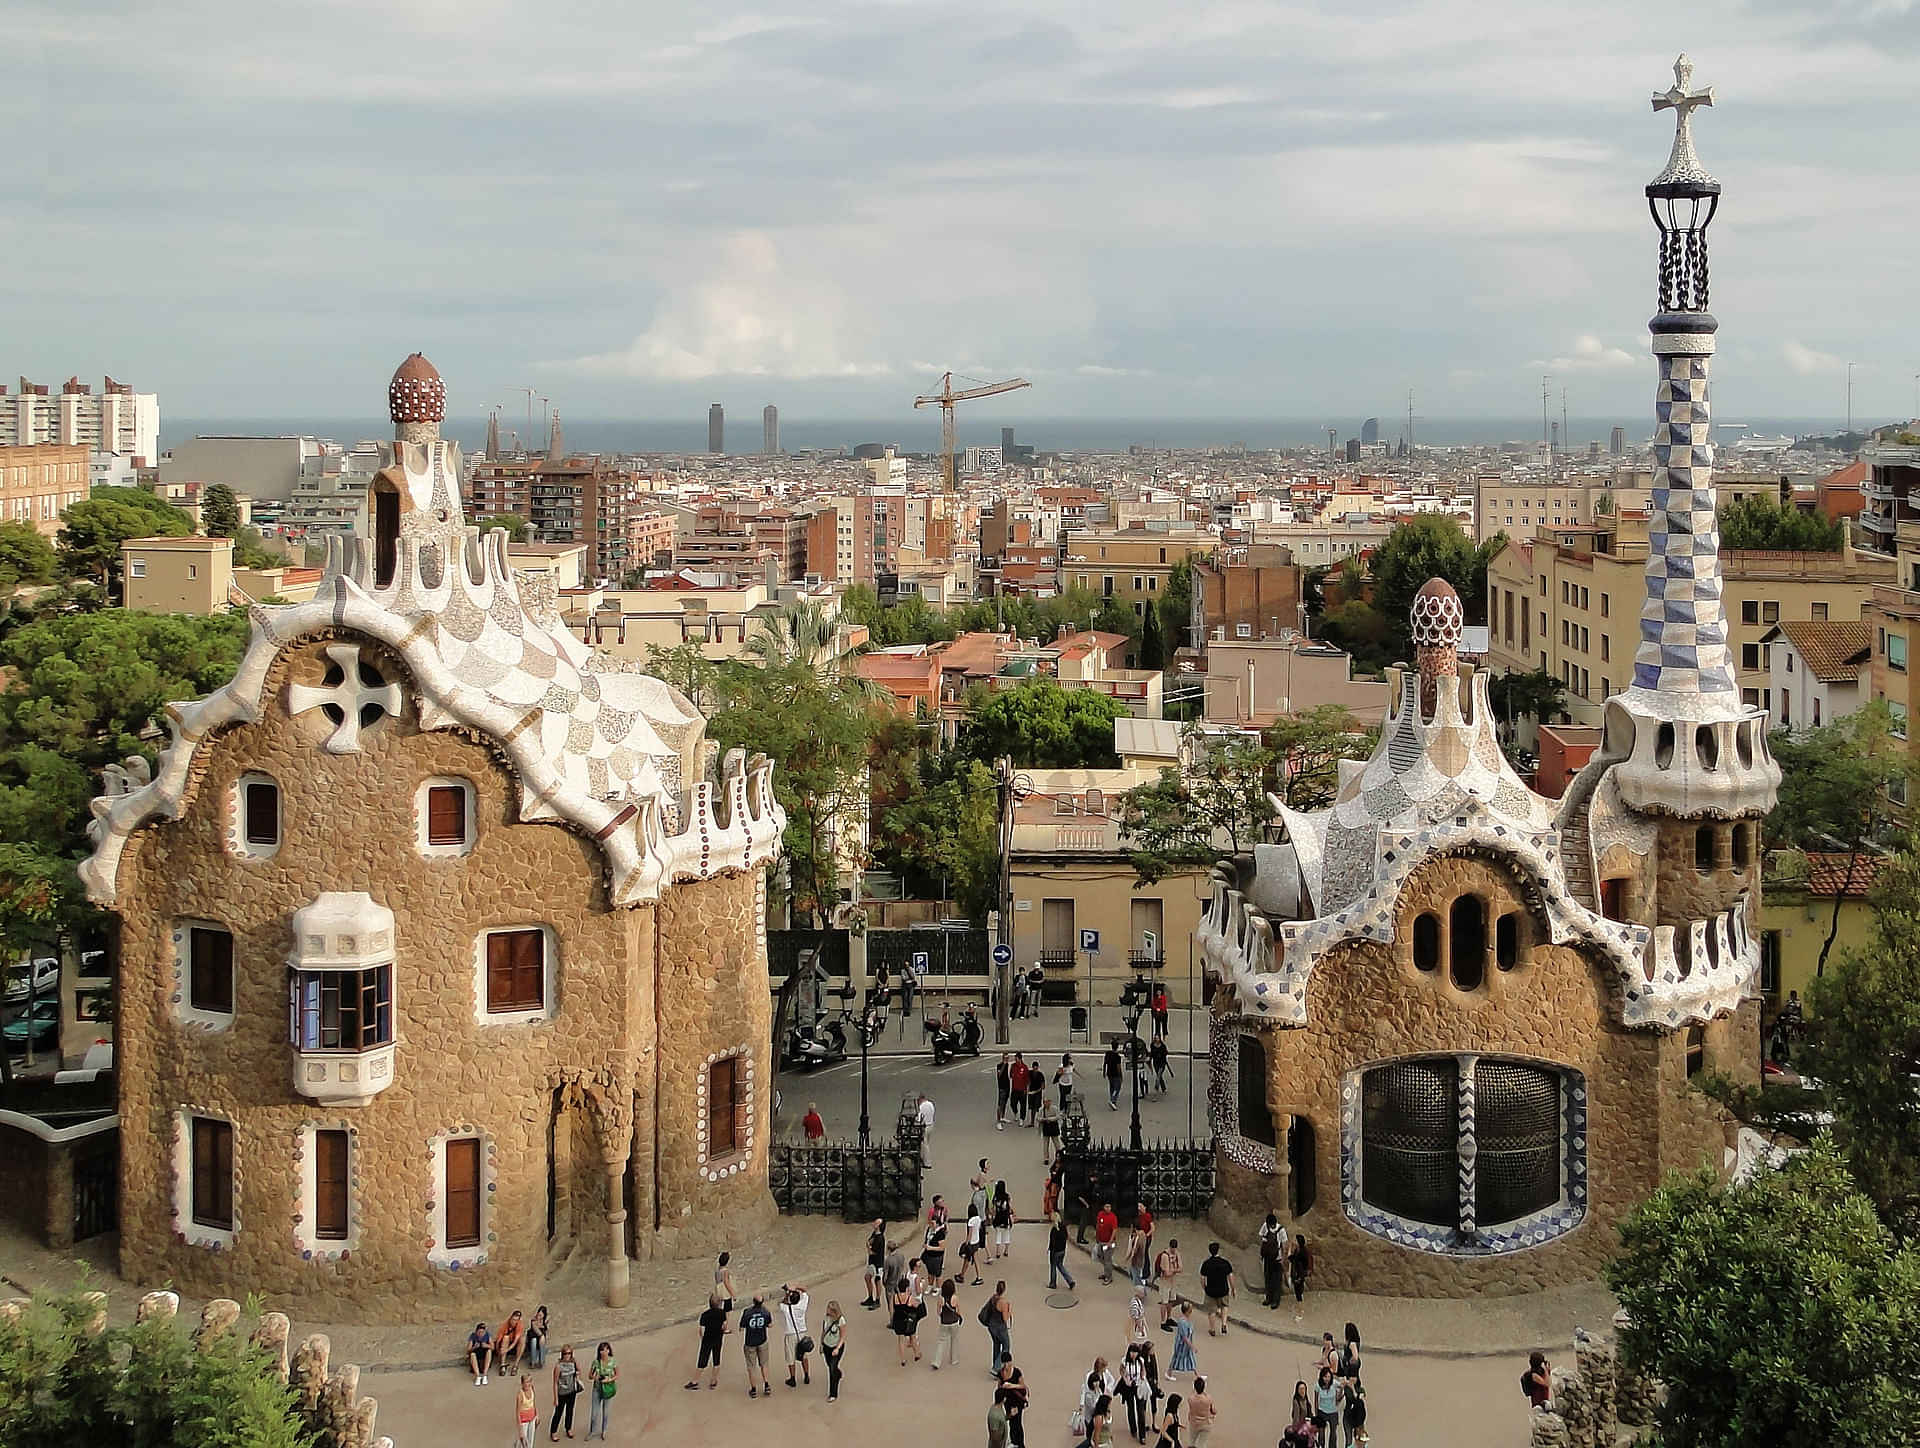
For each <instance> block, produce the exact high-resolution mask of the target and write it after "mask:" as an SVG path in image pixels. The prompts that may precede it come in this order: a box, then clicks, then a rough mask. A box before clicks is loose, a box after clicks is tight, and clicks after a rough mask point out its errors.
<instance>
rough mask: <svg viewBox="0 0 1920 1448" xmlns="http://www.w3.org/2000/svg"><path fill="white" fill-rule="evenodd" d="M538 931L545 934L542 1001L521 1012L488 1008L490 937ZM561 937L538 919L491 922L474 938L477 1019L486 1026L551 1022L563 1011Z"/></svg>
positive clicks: (474, 986)
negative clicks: (494, 923)
mask: <svg viewBox="0 0 1920 1448" xmlns="http://www.w3.org/2000/svg"><path fill="white" fill-rule="evenodd" d="M522 930H538V931H539V932H540V933H541V935H542V936H544V937H545V939H544V941H543V942H542V945H541V950H540V1004H539V1006H537V1007H534V1008H531V1009H528V1010H520V1011H490V1010H488V1009H487V938H488V937H489V936H492V935H510V934H517V933H518V932H520V931H522ZM559 978H560V936H559V934H558V932H556V931H555V930H554V928H553V927H552V926H551V925H543V924H541V923H540V922H539V921H537V920H528V921H523V922H520V923H517V924H514V923H506V922H503V923H501V924H499V925H489V926H488V927H487V928H486V929H485V930H482V931H481V932H480V933H479V934H478V935H476V936H474V938H473V1018H474V1020H475V1021H476V1022H478V1023H479V1024H480V1025H483V1026H526V1025H535V1024H538V1023H540V1022H542V1021H550V1020H552V1019H553V1018H554V1017H555V1016H556V1015H558V1014H559V1004H560V1003H559V990H558V986H559Z"/></svg>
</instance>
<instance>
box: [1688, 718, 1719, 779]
mask: <svg viewBox="0 0 1920 1448" xmlns="http://www.w3.org/2000/svg"><path fill="white" fill-rule="evenodd" d="M1693 752H1694V753H1695V754H1697V755H1699V756H1700V764H1701V767H1702V768H1704V769H1707V770H1709V771H1712V770H1715V769H1718V768H1719V767H1720V736H1719V735H1718V734H1716V733H1714V730H1713V726H1712V725H1711V724H1702V725H1700V726H1699V727H1698V728H1696V729H1695V730H1694V731H1693Z"/></svg>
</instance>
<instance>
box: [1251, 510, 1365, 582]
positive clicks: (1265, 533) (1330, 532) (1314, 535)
mask: <svg viewBox="0 0 1920 1448" xmlns="http://www.w3.org/2000/svg"><path fill="white" fill-rule="evenodd" d="M1397 524H1398V520H1397V519H1393V518H1387V517H1381V516H1376V515H1375V514H1373V513H1335V512H1333V511H1332V510H1331V509H1329V510H1327V511H1326V512H1323V513H1322V514H1321V515H1320V517H1319V518H1318V519H1316V520H1314V521H1313V522H1296V523H1256V524H1254V527H1253V536H1252V538H1251V539H1249V540H1248V541H1250V542H1252V543H1254V544H1266V545H1271V546H1278V547H1281V548H1285V549H1286V550H1287V552H1288V553H1290V554H1291V555H1292V556H1293V561H1294V562H1295V563H1296V564H1298V565H1299V566H1300V567H1302V568H1324V567H1334V566H1337V565H1339V564H1341V563H1344V562H1345V561H1346V560H1347V559H1349V558H1358V557H1360V556H1361V555H1362V554H1366V553H1371V552H1372V551H1373V550H1374V549H1376V548H1378V547H1379V546H1380V545H1381V544H1382V543H1384V542H1386V541H1387V534H1389V533H1391V532H1392V531H1393V530H1394V528H1395V527H1396V526H1397Z"/></svg>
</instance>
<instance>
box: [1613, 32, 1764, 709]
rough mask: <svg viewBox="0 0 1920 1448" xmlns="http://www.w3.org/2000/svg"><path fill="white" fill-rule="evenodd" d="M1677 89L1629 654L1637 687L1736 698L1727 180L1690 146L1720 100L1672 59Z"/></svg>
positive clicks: (1655, 190) (1668, 95)
mask: <svg viewBox="0 0 1920 1448" xmlns="http://www.w3.org/2000/svg"><path fill="white" fill-rule="evenodd" d="M1673 78H1674V83H1673V85H1672V86H1671V87H1669V88H1668V89H1667V90H1665V91H1661V92H1659V93H1658V94H1656V95H1655V96H1654V97H1653V108H1654V110H1656V111H1663V110H1670V111H1672V112H1673V113H1674V137H1673V154H1672V155H1671V156H1670V157H1669V158H1668V160H1667V166H1666V169H1665V170H1663V171H1662V172H1661V173H1660V174H1659V175H1658V176H1656V177H1654V179H1653V180H1652V181H1650V182H1648V183H1647V208H1648V210H1649V211H1651V212H1652V213H1653V220H1654V224H1655V225H1656V226H1657V227H1659V229H1660V297H1659V306H1660V310H1659V312H1658V314H1657V315H1655V317H1654V318H1653V320H1652V322H1650V323H1649V324H1648V327H1649V330H1651V331H1652V333H1653V354H1654V356H1655V357H1656V358H1657V359H1658V360H1659V363H1660V385H1659V390H1658V392H1656V394H1655V397H1654V434H1653V462H1654V472H1655V476H1654V480H1653V498H1652V514H1653V516H1652V518H1651V520H1650V524H1649V540H1648V541H1649V546H1648V552H1647V597H1646V602H1645V604H1644V605H1643V607H1642V608H1641V610H1640V646H1639V649H1638V650H1637V651H1636V652H1635V654H1634V660H1633V683H1634V687H1635V688H1636V689H1644V690H1648V691H1651V692H1655V693H1665V694H1690V695H1708V696H1715V695H1717V696H1720V697H1721V698H1722V699H1724V700H1725V701H1726V702H1728V703H1733V702H1737V700H1738V698H1739V694H1738V691H1737V690H1736V688H1735V685H1734V675H1733V661H1732V657H1731V655H1730V653H1729V651H1728V648H1727V620H1726V612H1725V609H1724V608H1723V606H1722V602H1721V580H1720V526H1719V521H1718V519H1717V518H1716V517H1715V514H1714V501H1713V443H1712V440H1711V429H1712V409H1711V403H1710V399H1709V395H1708V374H1709V368H1710V366H1711V359H1712V357H1713V335H1714V332H1715V330H1716V329H1717V328H1718V325H1719V324H1718V323H1717V322H1715V321H1714V319H1713V315H1712V313H1710V312H1709V311H1708V310H1707V304H1708V292H1707V227H1708V225H1709V224H1710V223H1711V222H1712V220H1713V217H1714V213H1715V212H1716V211H1717V210H1718V209H1719V206H1720V183H1719V182H1718V181H1716V180H1714V179H1713V177H1712V176H1710V175H1708V174H1707V171H1706V169H1705V168H1704V167H1702V166H1701V164H1700V159H1699V157H1698V156H1697V155H1695V153H1694V149H1693V112H1694V111H1695V110H1696V109H1697V108H1699V107H1701V106H1710V105H1712V104H1713V89H1712V87H1710V86H1709V87H1707V88H1705V89H1703V90H1694V89H1693V88H1692V86H1693V63H1692V62H1691V61H1689V60H1688V59H1687V58H1686V56H1684V55H1683V56H1681V57H1680V58H1679V59H1678V60H1676V61H1675V62H1674V63H1673Z"/></svg>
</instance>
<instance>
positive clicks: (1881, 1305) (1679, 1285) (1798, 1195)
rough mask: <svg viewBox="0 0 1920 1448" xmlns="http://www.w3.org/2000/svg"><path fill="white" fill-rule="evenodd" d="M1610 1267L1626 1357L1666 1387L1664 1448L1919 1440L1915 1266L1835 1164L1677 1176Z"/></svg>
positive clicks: (1829, 1158) (1919, 1322) (1860, 1446)
mask: <svg viewBox="0 0 1920 1448" xmlns="http://www.w3.org/2000/svg"><path fill="white" fill-rule="evenodd" d="M1620 1239H1621V1250H1620V1253H1619V1255H1618V1256H1616V1257H1615V1258H1614V1259H1613V1261H1612V1262H1610V1263H1609V1264H1608V1265H1607V1267H1606V1268H1605V1276H1606V1280H1607V1285H1608V1286H1610V1287H1611V1288H1612V1289H1613V1291H1614V1293H1615V1294H1616V1295H1617V1296H1618V1297H1619V1299H1620V1304H1621V1306H1622V1307H1624V1308H1625V1309H1626V1311H1627V1315H1628V1318H1629V1319H1630V1320H1629V1322H1628V1324H1627V1325H1626V1326H1625V1327H1624V1328H1623V1329H1622V1330H1621V1334H1620V1344H1621V1349H1622V1352H1623V1355H1624V1357H1625V1359H1626V1361H1627V1362H1628V1363H1629V1364H1630V1365H1631V1366H1632V1367H1633V1368H1635V1369H1636V1370H1639V1371H1643V1372H1647V1373H1650V1374H1652V1375H1653V1376H1655V1377H1657V1378H1659V1379H1661V1380H1663V1381H1664V1382H1665V1383H1666V1384H1667V1385H1668V1389H1669V1391H1668V1393H1667V1396H1666V1400H1665V1402H1664V1403H1663V1404H1662V1405H1661V1406H1660V1408H1659V1409H1658V1423H1659V1431H1660V1442H1661V1443H1662V1444H1663V1445H1665V1448H1760V1445H1763V1444H1764V1445H1781V1448H1816V1445H1817V1448H1829V1445H1836V1448H1837V1445H1846V1448H1870V1445H1878V1444H1883V1443H1913V1442H1920V1332H1917V1331H1916V1329H1917V1328H1920V1257H1916V1255H1915V1253H1914V1251H1913V1250H1912V1249H1910V1248H1904V1247H1900V1246H1898V1245H1897V1244H1896V1243H1895V1241H1894V1239H1893V1237H1892V1235H1891V1234H1890V1233H1889V1232H1888V1231H1887V1229H1886V1228H1885V1226H1884V1225H1883V1224H1882V1223H1881V1222H1880V1221H1879V1219H1878V1218H1877V1217H1876V1216H1875V1215H1874V1210H1873V1204H1872V1203H1871V1202H1869V1201H1868V1200H1867V1199H1866V1198H1865V1197H1863V1196H1862V1195H1861V1194H1860V1193H1859V1191H1858V1189H1857V1188H1856V1186H1855V1184H1854V1182H1853V1179H1852V1178H1851V1177H1850V1176H1849V1175H1848V1173H1847V1170H1846V1168H1845V1167H1844V1166H1843V1165H1842V1163H1841V1161H1840V1158H1839V1156H1838V1154H1837V1153H1835V1152H1834V1151H1832V1150H1831V1149H1830V1148H1828V1147H1826V1146H1817V1147H1815V1148H1814V1150H1812V1151H1811V1152H1809V1153H1807V1154H1806V1155H1804V1156H1802V1157H1799V1158H1797V1159H1795V1160H1794V1161H1792V1162H1790V1163H1788V1164H1787V1165H1786V1166H1785V1167H1783V1168H1781V1169H1780V1170H1778V1171H1765V1172H1762V1173H1760V1174H1759V1175H1758V1176H1756V1177H1755V1178H1754V1179H1753V1180H1751V1181H1749V1182H1745V1183H1740V1184H1734V1185H1726V1186H1723V1185H1722V1184H1721V1183H1720V1181H1719V1180H1718V1178H1717V1177H1716V1176H1715V1175H1714V1174H1713V1173H1710V1172H1702V1173H1700V1174H1698V1175H1694V1176H1687V1177H1676V1178H1673V1179H1671V1180H1669V1181H1668V1183H1667V1184H1666V1185H1665V1186H1663V1187H1661V1188H1660V1189H1659V1190H1658V1191H1656V1192H1655V1193H1654V1194H1653V1195H1652V1196H1651V1197H1650V1198H1648V1199H1647V1201H1646V1202H1644V1203H1643V1204H1642V1205H1641V1206H1640V1207H1639V1208H1638V1209H1637V1210H1636V1211H1635V1212H1634V1213H1633V1215H1632V1216H1631V1217H1630V1218H1629V1219H1628V1220H1627V1222H1626V1224H1625V1225H1624V1226H1623V1227H1622V1228H1621V1232H1620Z"/></svg>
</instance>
